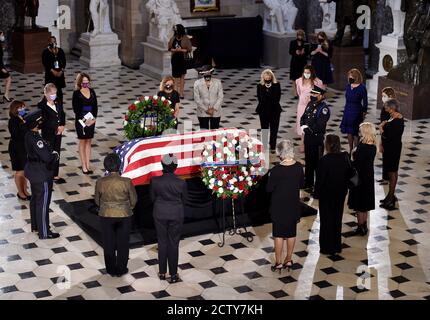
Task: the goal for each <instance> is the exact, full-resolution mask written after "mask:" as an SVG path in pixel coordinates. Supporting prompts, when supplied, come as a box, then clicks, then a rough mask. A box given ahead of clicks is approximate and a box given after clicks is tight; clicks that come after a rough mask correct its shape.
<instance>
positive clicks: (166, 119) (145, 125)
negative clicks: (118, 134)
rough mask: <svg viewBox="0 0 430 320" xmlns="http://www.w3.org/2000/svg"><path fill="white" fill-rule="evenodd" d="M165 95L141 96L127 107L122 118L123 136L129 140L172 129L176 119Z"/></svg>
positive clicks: (170, 103)
mask: <svg viewBox="0 0 430 320" xmlns="http://www.w3.org/2000/svg"><path fill="white" fill-rule="evenodd" d="M171 105H172V102H170V101H169V100H168V99H166V98H165V97H161V98H160V97H158V96H149V97H148V96H146V97H141V98H140V99H139V100H137V101H135V102H134V103H133V104H131V105H130V106H129V107H128V113H127V114H126V115H125V118H124V131H125V136H126V137H127V139H129V140H133V139H138V138H143V137H151V136H156V135H160V134H162V133H163V131H165V130H167V129H174V128H175V127H176V124H177V120H176V119H175V117H174V113H175V110H174V109H172V107H171Z"/></svg>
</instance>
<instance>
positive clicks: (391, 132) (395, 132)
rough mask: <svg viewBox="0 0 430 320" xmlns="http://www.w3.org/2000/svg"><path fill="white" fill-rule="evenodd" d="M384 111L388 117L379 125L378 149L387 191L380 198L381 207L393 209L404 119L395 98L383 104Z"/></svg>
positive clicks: (395, 201) (395, 200)
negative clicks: (386, 182) (380, 137)
mask: <svg viewBox="0 0 430 320" xmlns="http://www.w3.org/2000/svg"><path fill="white" fill-rule="evenodd" d="M385 111H387V112H388V113H389V114H390V119H389V120H387V121H384V122H383V123H382V124H381V126H380V131H381V133H382V139H381V140H382V143H381V147H380V151H381V152H382V153H383V154H384V156H383V163H382V166H383V170H384V171H385V172H387V174H388V178H389V191H388V194H387V196H386V197H385V199H383V200H381V208H384V209H387V210H395V209H396V203H397V201H398V199H397V197H396V194H395V192H396V187H397V180H398V179H399V165H400V158H401V155H402V147H403V143H402V137H403V133H404V130H405V119H404V118H403V115H402V114H401V113H400V104H399V102H398V101H397V100H389V101H387V103H386V104H385Z"/></svg>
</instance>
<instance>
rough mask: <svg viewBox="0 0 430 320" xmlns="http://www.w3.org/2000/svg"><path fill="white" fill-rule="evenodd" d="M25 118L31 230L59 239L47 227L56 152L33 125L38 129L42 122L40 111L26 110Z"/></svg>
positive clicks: (56, 157)
mask: <svg viewBox="0 0 430 320" xmlns="http://www.w3.org/2000/svg"><path fill="white" fill-rule="evenodd" d="M24 120H25V122H26V124H27V126H28V127H29V129H30V130H31V131H28V132H27V133H26V134H25V138H24V139H25V140H24V141H25V148H26V150H27V163H26V165H25V168H24V174H25V177H26V178H27V179H28V180H29V181H30V186H31V193H32V196H31V201H30V216H31V229H32V231H37V232H38V234H39V239H54V238H58V237H59V234H57V233H53V232H52V231H51V230H50V228H49V204H50V202H51V195H52V186H53V178H54V170H53V169H54V165H55V163H56V161H57V160H58V153H57V152H55V151H53V150H52V149H51V147H50V146H49V144H48V143H47V142H46V141H45V140H43V139H42V137H41V135H40V134H39V132H38V131H35V128H38V129H39V127H40V125H41V121H42V111H40V110H37V111H34V112H32V113H29V114H28V115H27V116H26V117H25V118H24Z"/></svg>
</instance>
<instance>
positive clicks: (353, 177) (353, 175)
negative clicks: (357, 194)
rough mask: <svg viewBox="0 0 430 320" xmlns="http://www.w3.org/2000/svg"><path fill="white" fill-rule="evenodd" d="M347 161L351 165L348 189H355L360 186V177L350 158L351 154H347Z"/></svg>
mask: <svg viewBox="0 0 430 320" xmlns="http://www.w3.org/2000/svg"><path fill="white" fill-rule="evenodd" d="M345 155H346V160H347V161H348V164H349V176H348V188H349V189H353V188H355V187H358V186H359V185H360V176H359V175H358V171H357V169H356V168H355V167H354V165H353V164H352V163H351V159H350V158H349V154H348V153H346V154H345Z"/></svg>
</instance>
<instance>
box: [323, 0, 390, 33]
mask: <svg viewBox="0 0 430 320" xmlns="http://www.w3.org/2000/svg"><path fill="white" fill-rule="evenodd" d="M319 1H320V6H321V9H322V11H323V21H322V30H323V31H325V32H328V31H335V30H336V29H337V25H336V3H335V2H328V1H327V0H319ZM387 1H388V0H387Z"/></svg>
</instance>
